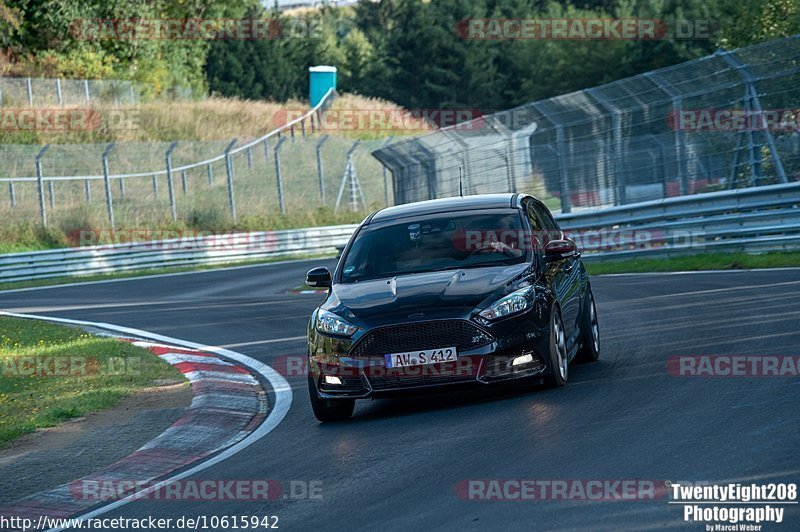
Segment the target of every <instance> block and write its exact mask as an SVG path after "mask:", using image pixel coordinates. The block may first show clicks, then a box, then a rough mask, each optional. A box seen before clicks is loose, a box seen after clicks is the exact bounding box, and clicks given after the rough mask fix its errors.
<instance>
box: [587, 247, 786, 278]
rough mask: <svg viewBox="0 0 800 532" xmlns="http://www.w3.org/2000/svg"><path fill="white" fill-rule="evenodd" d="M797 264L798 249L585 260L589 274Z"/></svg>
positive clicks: (782, 266)
mask: <svg viewBox="0 0 800 532" xmlns="http://www.w3.org/2000/svg"><path fill="white" fill-rule="evenodd" d="M793 266H800V251H785V252H784V251H781V252H777V251H776V252H769V253H762V254H758V255H754V254H749V253H743V252H735V253H702V254H698V255H680V256H674V257H665V258H639V259H623V260H607V261H586V269H587V270H589V273H590V274H592V275H603V274H609V273H649V272H678V271H700V270H749V269H753V268H785V267H793Z"/></svg>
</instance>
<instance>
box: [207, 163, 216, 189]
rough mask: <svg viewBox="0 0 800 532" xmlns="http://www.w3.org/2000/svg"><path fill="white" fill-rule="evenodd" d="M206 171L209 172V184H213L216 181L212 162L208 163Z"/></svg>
mask: <svg viewBox="0 0 800 532" xmlns="http://www.w3.org/2000/svg"><path fill="white" fill-rule="evenodd" d="M206 173H207V174H208V184H209V185H212V184H213V183H214V170H213V169H212V168H211V163H208V166H207V167H206Z"/></svg>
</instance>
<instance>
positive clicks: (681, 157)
mask: <svg viewBox="0 0 800 532" xmlns="http://www.w3.org/2000/svg"><path fill="white" fill-rule="evenodd" d="M644 75H645V76H646V77H648V78H649V79H650V81H652V82H653V83H655V84H656V85H658V86H659V87H660V88H661V90H663V91H664V92H666V93H667V94H668V95H669V96H670V98H672V114H673V117H674V119H675V127H674V129H675V134H674V144H675V159H676V161H675V162H676V163H677V167H678V182H679V183H680V184H681V195H682V196H685V195H687V194H689V171H688V167H687V165H686V163H687V161H686V151H685V147H686V139H685V136H684V132H683V129H682V128H681V127H680V117H681V112H682V108H683V100H682V98H681V92H680V91H679V90H678V89H677V88H675V87H674V86H673V85H672V83H670V82H669V81H667V80H666V79H664V78H662V77H661V75H660V74H658V73H657V72H647V73H645V74H644ZM664 180H665V181H666V176H665V179H664ZM664 189H665V193H664V197H666V196H667V194H666V183H665V186H664Z"/></svg>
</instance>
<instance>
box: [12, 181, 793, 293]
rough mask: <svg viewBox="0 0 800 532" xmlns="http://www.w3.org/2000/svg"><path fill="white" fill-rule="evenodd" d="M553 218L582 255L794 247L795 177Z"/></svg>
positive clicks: (260, 238)
mask: <svg viewBox="0 0 800 532" xmlns="http://www.w3.org/2000/svg"><path fill="white" fill-rule="evenodd" d="M556 218H557V219H558V221H559V224H560V225H561V227H562V228H563V229H564V231H565V232H566V233H567V234H568V235H569V236H570V237H572V238H573V239H575V240H576V242H577V243H578V247H579V250H580V251H581V253H582V255H583V257H584V258H585V259H587V260H597V259H608V258H625V257H632V256H635V257H641V256H664V255H669V254H675V253H698V252H702V251H721V250H724V251H734V250H743V251H768V250H796V249H800V183H788V184H779V185H769V186H762V187H752V188H746V189H740V190H731V191H724V192H715V193H705V194H694V195H687V196H681V197H676V198H668V199H664V200H656V201H649V202H641V203H637V204H632V205H625V206H619V207H613V208H610V209H605V210H603V211H595V212H592V211H585V212H581V213H573V214H560V215H557V216H556ZM356 227H357V226H356V225H339V226H331V227H317V228H309V229H295V230H286V231H260V232H249V233H221V234H210V235H203V234H197V235H194V234H192V235H189V236H188V237H186V236H184V237H182V238H172V239H166V240H151V241H137V242H132V243H123V244H115V245H101V246H84V247H77V248H68V249H54V250H47V251H34V252H26V253H11V254H6V255H2V256H0V283H8V282H16V281H30V280H36V279H49V278H56V277H64V276H81V275H93V274H100V273H109V272H124V271H130V270H146V269H154V268H164V267H187V266H198V265H210V264H227V263H235V262H241V261H247V260H256V259H267V258H269V259H278V258H289V257H298V256H309V255H320V254H330V255H331V256H333V254H334V253H335V252H336V250H337V249H341V248H343V247H344V246H345V244H346V243H347V241H348V239H349V238H350V236H351V235H352V234H353V232H354V231H355V229H356Z"/></svg>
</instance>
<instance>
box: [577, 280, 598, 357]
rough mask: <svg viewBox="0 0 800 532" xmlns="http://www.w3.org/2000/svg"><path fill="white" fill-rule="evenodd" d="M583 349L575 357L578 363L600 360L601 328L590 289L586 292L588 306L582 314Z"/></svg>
mask: <svg viewBox="0 0 800 532" xmlns="http://www.w3.org/2000/svg"><path fill="white" fill-rule="evenodd" d="M580 327H581V332H580V335H581V348H580V350H579V351H578V353H577V355H576V356H575V361H576V362H580V363H583V362H595V361H596V360H597V359H598V358H600V326H599V325H598V324H597V307H596V306H595V304H594V295H592V289H591V288H590V289H589V290H588V291H587V292H586V304H585V305H584V309H583V312H582V314H581V325H580Z"/></svg>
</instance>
